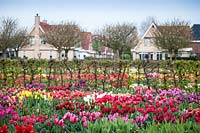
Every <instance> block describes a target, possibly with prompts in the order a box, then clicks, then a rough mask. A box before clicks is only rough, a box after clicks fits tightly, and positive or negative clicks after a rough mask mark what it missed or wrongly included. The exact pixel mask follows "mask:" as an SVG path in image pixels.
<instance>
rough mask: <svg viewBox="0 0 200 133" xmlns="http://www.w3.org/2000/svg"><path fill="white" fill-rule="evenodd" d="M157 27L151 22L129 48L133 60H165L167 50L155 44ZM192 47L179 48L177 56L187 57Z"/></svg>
mask: <svg viewBox="0 0 200 133" xmlns="http://www.w3.org/2000/svg"><path fill="white" fill-rule="evenodd" d="M158 27H159V26H157V25H156V24H155V23H152V24H151V25H150V26H149V28H148V29H147V31H146V32H145V33H144V35H143V36H142V38H141V39H140V41H139V42H138V44H137V45H136V47H135V48H133V49H131V52H132V55H133V60H146V59H147V58H148V59H150V60H166V59H167V58H168V57H169V56H170V55H168V51H167V50H164V49H160V48H158V47H157V46H156V45H155V34H154V33H155V32H158ZM192 51H193V49H192V48H182V49H179V53H178V56H179V57H189V56H190V55H191V53H192Z"/></svg>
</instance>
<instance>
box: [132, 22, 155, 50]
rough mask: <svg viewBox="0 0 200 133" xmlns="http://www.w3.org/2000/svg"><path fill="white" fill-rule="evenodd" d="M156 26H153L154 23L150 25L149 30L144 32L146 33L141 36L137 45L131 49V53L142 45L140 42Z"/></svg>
mask: <svg viewBox="0 0 200 133" xmlns="http://www.w3.org/2000/svg"><path fill="white" fill-rule="evenodd" d="M157 27H158V26H157V25H156V24H155V23H152V24H151V25H150V26H149V28H148V29H147V30H146V32H145V33H144V35H143V36H142V38H141V39H140V40H139V42H138V44H137V45H136V46H135V47H134V48H133V49H131V51H135V50H136V49H137V48H138V47H139V45H140V44H141V43H142V40H143V39H144V38H145V37H146V35H147V34H148V32H149V31H150V29H151V28H157Z"/></svg>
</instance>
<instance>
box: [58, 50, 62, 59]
mask: <svg viewBox="0 0 200 133" xmlns="http://www.w3.org/2000/svg"><path fill="white" fill-rule="evenodd" d="M60 54H61V51H58V60H59V61H60Z"/></svg>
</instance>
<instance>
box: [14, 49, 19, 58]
mask: <svg viewBox="0 0 200 133" xmlns="http://www.w3.org/2000/svg"><path fill="white" fill-rule="evenodd" d="M15 56H16V58H17V59H18V57H19V50H16V49H15Z"/></svg>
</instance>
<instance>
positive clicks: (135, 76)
mask: <svg viewBox="0 0 200 133" xmlns="http://www.w3.org/2000/svg"><path fill="white" fill-rule="evenodd" d="M1 63H2V62H1ZM3 63H5V61H4V62H3ZM109 63H110V62H109ZM109 63H105V64H104V65H105V66H103V65H102V66H101V65H100V64H99V65H98V66H97V69H95V68H94V66H96V64H94V63H92V65H93V66H92V65H89V66H90V67H89V66H83V64H82V65H80V64H79V65H74V64H73V65H72V64H69V62H68V64H64V65H63V66H62V65H61V66H62V67H63V68H62V69H60V67H58V66H57V67H54V66H51V65H50V66H47V67H45V66H42V65H44V64H45V63H40V64H39V65H38V64H37V65H34V64H31V65H30V66H28V65H27V64H28V63H27V64H23V63H22V64H21V65H19V64H20V63H19V64H18V65H15V66H12V65H11V66H10V67H8V65H10V64H12V62H10V61H9V63H5V65H1V66H0V80H1V81H0V133H9V132H10V133H13V132H16V133H94V132H96V133H115V132H116V133H134V132H136V133H137V132H138V133H140V132H141V133H142V132H145V133H146V132H147V133H148V132H149V133H160V132H163V133H165V132H174V133H176V132H180V133H186V132H191V133H199V132H200V90H199V89H200V88H199V87H200V86H199V85H200V82H199V80H200V76H199V74H200V72H199V69H198V67H196V66H198V64H196V63H198V62H193V63H195V67H192V66H190V68H189V65H183V64H182V66H181V65H177V64H175V67H174V68H173V69H172V70H171V68H170V67H166V68H165V67H160V68H159V69H158V68H157V67H155V66H154V65H152V64H151V65H149V64H143V65H137V67H133V66H130V64H129V65H127V62H126V63H124V62H123V63H122V64H121V65H119V64H118V65H116V66H114V67H113V65H109ZM143 63H144V62H143ZM186 63H187V62H186ZM55 64H58V63H55ZM102 64H103V63H102ZM188 64H190V65H191V64H192V63H191V62H189V63H188ZM23 65H27V66H23ZM69 65H71V66H69ZM133 65H136V64H133ZM33 66H35V67H34V68H33ZM138 66H141V68H139V69H138ZM146 66H148V69H145V67H146ZM156 66H157V65H156ZM159 66H161V65H159ZM177 66H178V67H177ZM80 67H82V68H81V69H79V68H80ZM25 68H26V69H25ZM65 68H66V69H65ZM150 68H152V69H150ZM180 68H181V69H180ZM167 72H169V73H167ZM173 74H174V75H173Z"/></svg>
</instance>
